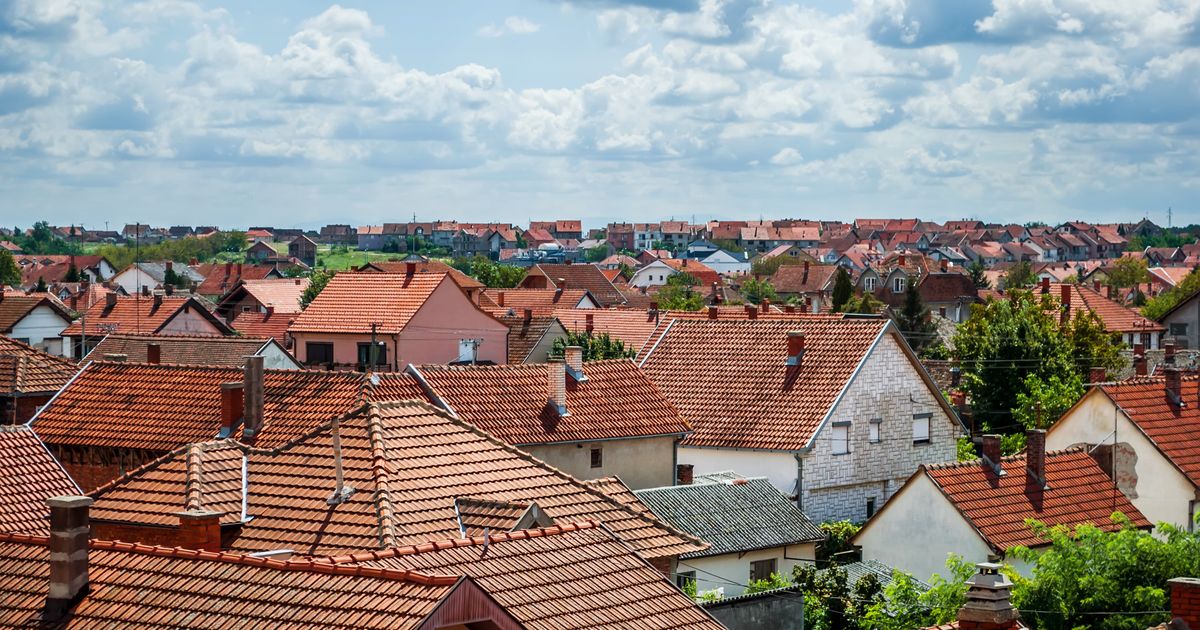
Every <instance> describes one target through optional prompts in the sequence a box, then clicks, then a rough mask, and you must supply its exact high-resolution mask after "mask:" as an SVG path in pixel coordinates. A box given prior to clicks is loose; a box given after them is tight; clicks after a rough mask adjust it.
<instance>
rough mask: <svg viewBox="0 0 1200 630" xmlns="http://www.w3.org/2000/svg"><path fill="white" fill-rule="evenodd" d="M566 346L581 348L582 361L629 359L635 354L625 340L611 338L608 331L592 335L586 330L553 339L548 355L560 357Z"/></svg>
mask: <svg viewBox="0 0 1200 630" xmlns="http://www.w3.org/2000/svg"><path fill="white" fill-rule="evenodd" d="M567 346H579V347H581V348H583V360H584V361H600V360H602V359H630V358H633V355H634V354H636V353H635V351H634V350H633V348H626V347H625V342H623V341H621V340H620V339H613V338H612V337H609V336H608V333H600V334H599V335H592V334H589V333H587V332H571V331H568V332H567V336H566V337H559V338H558V339H555V340H554V345H553V346H552V347H551V349H550V356H552V357H556V358H562V357H563V356H564V355H565V354H566V347H567Z"/></svg>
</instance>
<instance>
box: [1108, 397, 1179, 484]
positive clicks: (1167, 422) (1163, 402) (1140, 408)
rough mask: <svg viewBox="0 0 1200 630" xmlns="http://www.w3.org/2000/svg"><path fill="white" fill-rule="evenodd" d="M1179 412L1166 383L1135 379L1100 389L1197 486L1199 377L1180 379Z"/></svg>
mask: <svg viewBox="0 0 1200 630" xmlns="http://www.w3.org/2000/svg"><path fill="white" fill-rule="evenodd" d="M1179 380H1180V395H1181V398H1182V399H1183V400H1184V401H1185V402H1186V403H1187V404H1186V406H1184V407H1183V408H1180V407H1179V406H1178V405H1176V404H1174V403H1173V402H1172V401H1171V399H1170V398H1168V396H1167V386H1166V379H1164V378H1135V379H1130V380H1127V381H1122V382H1120V383H1108V384H1105V385H1102V386H1101V387H1102V389H1103V391H1104V393H1105V394H1107V395H1108V397H1109V398H1111V399H1112V401H1113V402H1114V403H1116V405H1117V406H1118V407H1120V408H1121V410H1122V411H1123V412H1124V413H1125V415H1126V416H1128V417H1129V419H1130V420H1132V421H1133V423H1134V424H1136V425H1137V426H1138V428H1140V429H1141V430H1142V432H1143V433H1145V434H1146V435H1147V437H1149V438H1150V439H1151V440H1152V441H1153V442H1154V444H1155V445H1156V446H1158V448H1159V449H1160V450H1162V452H1163V454H1164V455H1166V456H1167V457H1168V458H1169V459H1170V460H1171V461H1172V462H1173V463H1174V464H1175V465H1176V466H1178V467H1179V469H1180V470H1181V471H1183V473H1184V474H1185V475H1187V476H1188V478H1189V479H1191V480H1192V483H1194V484H1196V485H1197V486H1200V376H1195V375H1186V376H1181V378H1180V379H1179Z"/></svg>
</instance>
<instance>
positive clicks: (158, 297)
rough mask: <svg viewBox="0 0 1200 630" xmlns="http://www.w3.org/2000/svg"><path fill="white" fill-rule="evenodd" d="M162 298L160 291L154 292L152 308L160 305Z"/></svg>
mask: <svg viewBox="0 0 1200 630" xmlns="http://www.w3.org/2000/svg"><path fill="white" fill-rule="evenodd" d="M162 299H163V296H162V294H161V293H155V294H154V308H155V309H157V308H158V307H160V306H162Z"/></svg>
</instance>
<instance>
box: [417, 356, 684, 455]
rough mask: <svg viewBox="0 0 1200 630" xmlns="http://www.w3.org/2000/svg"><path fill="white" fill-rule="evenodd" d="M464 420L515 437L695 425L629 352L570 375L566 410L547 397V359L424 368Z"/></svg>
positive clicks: (542, 438) (559, 437) (673, 430)
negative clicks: (580, 376)
mask: <svg viewBox="0 0 1200 630" xmlns="http://www.w3.org/2000/svg"><path fill="white" fill-rule="evenodd" d="M418 369H419V370H420V372H421V375H422V376H423V377H424V378H425V381H426V382H427V383H429V386H430V387H432V388H433V391H434V392H435V393H436V394H437V395H438V396H439V397H441V398H442V400H444V401H446V403H447V404H448V405H450V408H451V409H453V411H454V413H455V414H457V415H458V417H460V418H462V419H463V420H465V421H467V422H470V423H471V424H474V425H475V426H477V427H479V428H481V429H483V430H484V431H487V432H489V433H491V434H492V435H495V436H496V437H498V438H500V439H502V440H504V441H506V442H508V443H510V444H517V445H521V444H547V443H554V442H576V441H584V440H603V439H614V438H630V437H644V436H655V435H673V434H681V433H687V432H689V431H691V426H690V425H689V424H688V423H687V421H686V420H684V419H683V418H682V417H680V415H679V412H678V411H677V410H676V409H675V407H674V406H673V405H671V403H670V402H668V401H667V399H666V398H665V397H664V396H663V395H662V393H661V392H659V391H658V389H657V388H656V387H655V386H654V384H653V383H651V382H650V381H649V379H647V378H646V376H645V374H643V373H642V371H641V370H639V369H638V368H637V366H636V365H634V364H633V362H632V361H629V360H628V359H610V360H605V361H589V362H587V363H585V364H584V365H583V372H584V374H585V375H586V376H587V381H586V382H582V383H576V382H575V381H574V380H573V379H571V378H570V377H569V376H568V377H567V411H568V412H569V413H570V415H569V416H566V417H561V418H560V417H559V415H558V413H557V412H556V411H555V410H553V409H551V408H550V406H549V405H548V404H547V402H546V384H547V380H548V378H549V377H548V372H549V367H548V366H547V364H544V363H542V364H526V365H496V366H455V367H450V366H441V365H426V366H421V367H420V368H418Z"/></svg>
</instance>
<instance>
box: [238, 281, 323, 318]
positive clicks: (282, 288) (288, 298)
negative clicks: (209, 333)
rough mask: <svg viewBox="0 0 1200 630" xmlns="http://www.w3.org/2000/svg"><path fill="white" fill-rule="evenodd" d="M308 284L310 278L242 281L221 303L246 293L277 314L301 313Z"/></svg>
mask: <svg viewBox="0 0 1200 630" xmlns="http://www.w3.org/2000/svg"><path fill="white" fill-rule="evenodd" d="M308 283H309V280H308V278H268V279H261V280H241V281H239V282H238V286H236V287H234V288H233V289H232V290H230V292H229V293H228V294H226V296H225V297H224V298H222V299H221V302H226V301H228V299H229V298H230V297H232V296H234V295H235V294H238V293H240V292H241V291H245V293H246V294H247V295H249V296H250V297H252V298H254V299H255V300H256V301H257V302H258V303H259V304H262V305H263V306H265V307H271V308H274V309H275V312H276V313H299V312H300V310H301V309H300V298H301V296H303V295H304V292H305V291H306V290H307V289H308Z"/></svg>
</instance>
